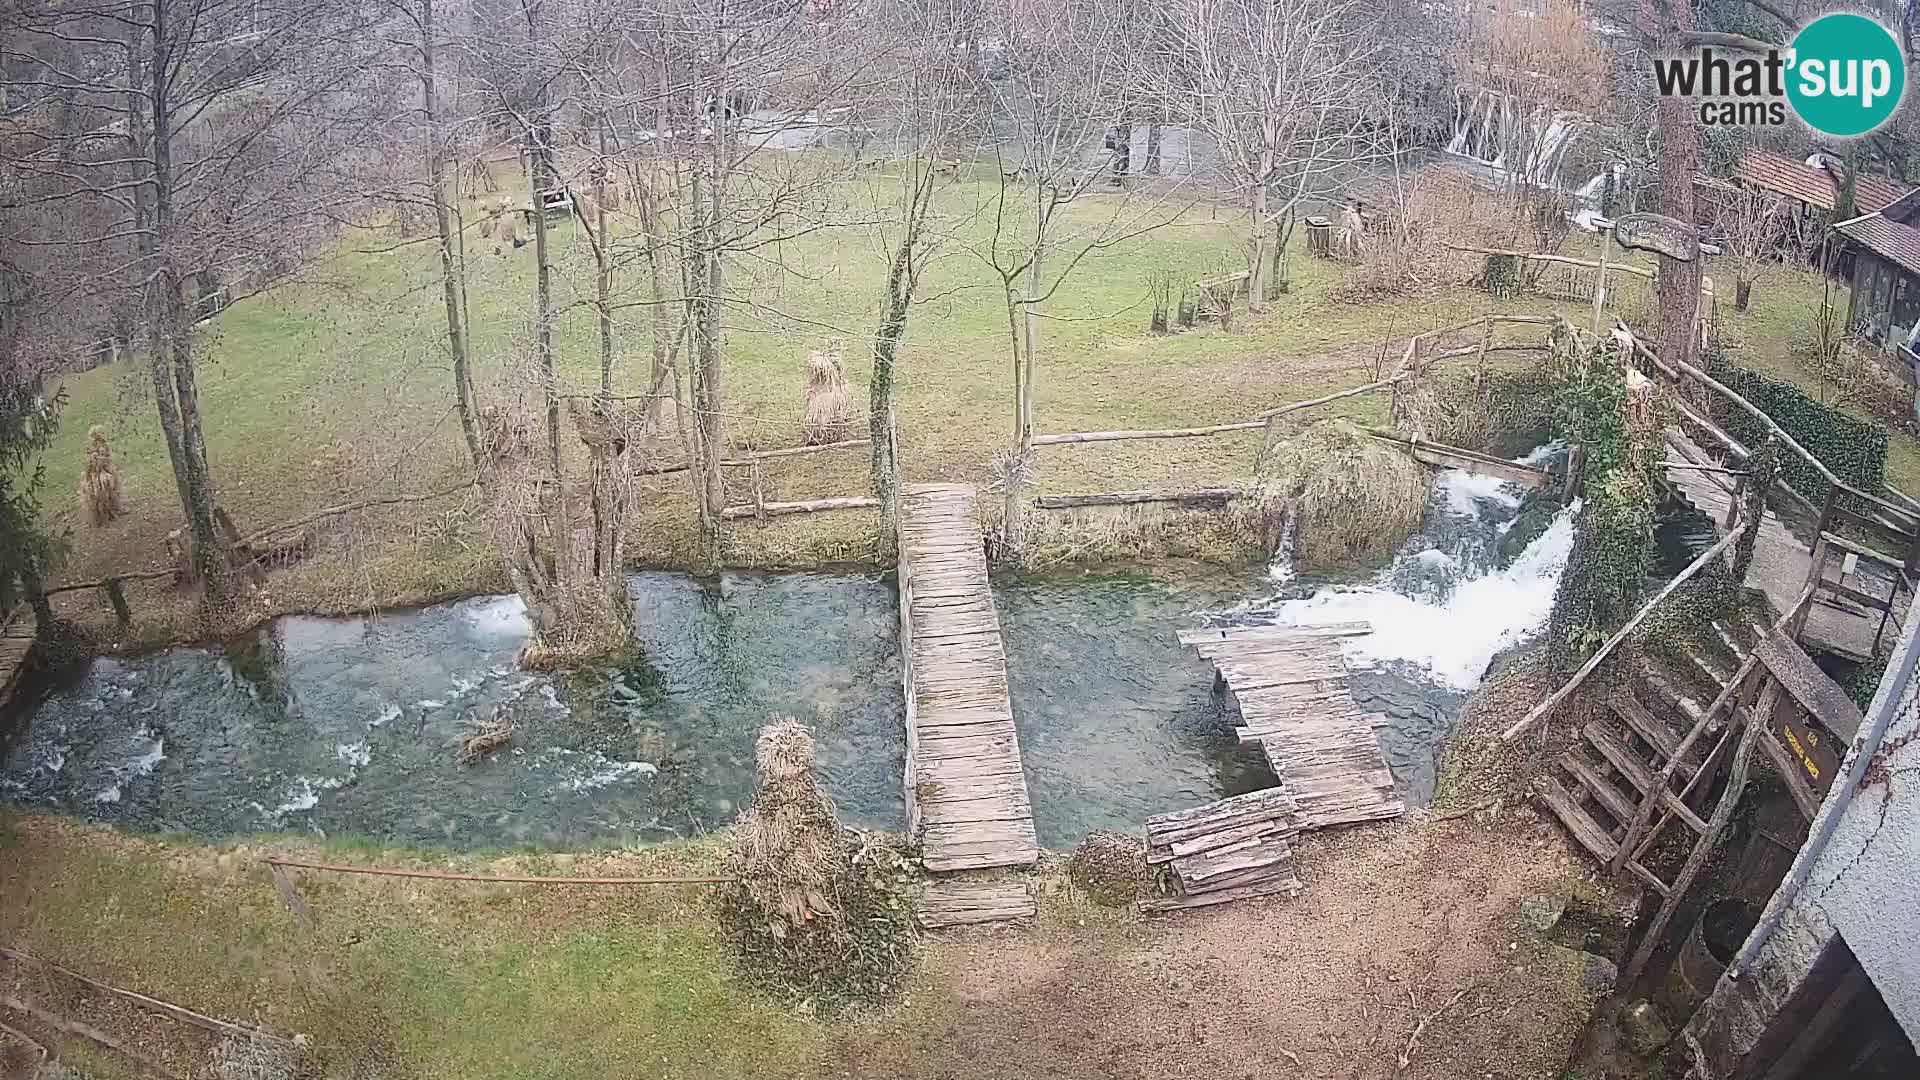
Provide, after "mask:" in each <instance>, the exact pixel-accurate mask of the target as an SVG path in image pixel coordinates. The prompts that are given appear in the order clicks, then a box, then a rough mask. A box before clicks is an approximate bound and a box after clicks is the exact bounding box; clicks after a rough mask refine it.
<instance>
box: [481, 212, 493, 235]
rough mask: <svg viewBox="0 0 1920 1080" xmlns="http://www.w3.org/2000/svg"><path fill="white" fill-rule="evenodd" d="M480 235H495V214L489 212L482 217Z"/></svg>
mask: <svg viewBox="0 0 1920 1080" xmlns="http://www.w3.org/2000/svg"><path fill="white" fill-rule="evenodd" d="M480 235H481V237H483V238H491V237H492V236H493V215H491V214H487V215H484V216H482V217H481V218H480Z"/></svg>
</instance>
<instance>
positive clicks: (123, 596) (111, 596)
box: [102, 577, 133, 630]
mask: <svg viewBox="0 0 1920 1080" xmlns="http://www.w3.org/2000/svg"><path fill="white" fill-rule="evenodd" d="M102 584H103V586H104V587H105V588H106V590H107V602H108V603H110V604H112V605H113V618H114V620H115V621H116V622H118V623H119V624H120V628H121V629H122V630H124V629H126V628H127V627H129V626H131V625H133V609H132V608H130V607H128V606H127V591H126V589H125V588H123V587H122V586H121V584H120V579H119V578H117V577H110V578H108V579H107V580H106V581H105V582H103V583H102Z"/></svg>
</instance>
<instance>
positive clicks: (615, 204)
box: [596, 177, 621, 214]
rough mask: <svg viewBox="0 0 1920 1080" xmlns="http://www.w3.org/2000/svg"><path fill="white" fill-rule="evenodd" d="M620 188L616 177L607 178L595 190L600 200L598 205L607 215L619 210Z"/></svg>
mask: <svg viewBox="0 0 1920 1080" xmlns="http://www.w3.org/2000/svg"><path fill="white" fill-rule="evenodd" d="M620 186H621V185H620V180H619V178H618V177H608V178H607V179H606V180H605V181H604V182H602V183H601V184H600V185H599V187H598V188H597V189H596V191H597V194H598V195H599V198H600V205H601V206H604V207H606V208H607V213H609V214H611V213H613V212H614V211H616V210H618V209H620V199H621V193H620Z"/></svg>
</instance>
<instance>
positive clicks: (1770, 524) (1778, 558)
mask: <svg viewBox="0 0 1920 1080" xmlns="http://www.w3.org/2000/svg"><path fill="white" fill-rule="evenodd" d="M1666 437H1667V451H1668V453H1669V454H1670V455H1671V457H1670V459H1669V460H1673V461H1679V462H1691V463H1694V464H1705V465H1712V464H1717V463H1716V462H1715V461H1714V459H1713V458H1712V457H1711V456H1709V455H1708V454H1707V452H1706V451H1705V450H1703V449H1701V448H1700V446H1699V445H1698V444H1697V443H1695V442H1694V441H1693V440H1691V439H1689V438H1688V437H1687V436H1686V435H1685V434H1684V433H1682V432H1681V431H1680V430H1678V429H1677V428H1669V429H1667V432H1666ZM1666 474H1667V481H1668V484H1669V485H1670V486H1671V487H1672V488H1673V491H1674V493H1675V494H1676V495H1678V496H1679V497H1680V498H1681V500H1682V501H1684V502H1686V503H1687V504H1688V505H1690V506H1692V507H1693V508H1694V509H1695V510H1698V511H1700V512H1701V513H1702V514H1705V515H1706V516H1708V517H1710V518H1712V519H1713V523H1714V528H1715V529H1716V530H1718V531H1720V532H1721V534H1722V535H1725V530H1726V525H1727V508H1728V507H1729V506H1731V505H1732V503H1733V487H1734V478H1733V477H1731V476H1728V475H1726V474H1724V473H1715V472H1705V471H1702V470H1698V469H1668V470H1666ZM1812 569H1813V549H1812V547H1811V546H1810V545H1808V544H1806V543H1804V542H1802V541H1801V540H1800V538H1799V537H1797V536H1795V535H1794V534H1793V530H1792V529H1790V528H1788V526H1787V523H1786V522H1785V521H1783V520H1781V519H1780V516H1779V515H1777V514H1775V513H1774V512H1773V511H1772V510H1771V509H1769V510H1767V511H1766V512H1765V514H1764V516H1763V517H1762V518H1761V523H1760V535H1759V536H1758V537H1757V538H1756V539H1755V541H1754V549H1753V564H1752V565H1751V566H1750V567H1748V569H1747V584H1748V585H1751V586H1753V587H1754V588H1757V589H1759V590H1761V591H1762V592H1764V593H1766V595H1767V601H1768V603H1770V604H1771V605H1772V607H1773V610H1774V613H1775V614H1779V613H1780V612H1784V611H1786V610H1788V609H1789V608H1791V607H1793V605H1794V603H1795V602H1796V601H1797V600H1798V599H1799V596H1800V590H1801V589H1803V588H1805V587H1806V584H1807V575H1808V574H1809V573H1810V572H1811V571H1812ZM1827 576H1828V579H1829V580H1830V581H1837V579H1835V578H1834V577H1833V572H1831V571H1830V572H1829V573H1828V575H1827ZM1847 583H1849V584H1851V583H1852V579H1851V578H1849V579H1848V582H1847ZM1887 587H1888V586H1887V585H1886V584H1877V585H1876V586H1874V587H1873V588H1870V589H1869V590H1868V591H1870V592H1877V593H1879V594H1881V595H1885V593H1886V591H1887ZM1909 603H1910V599H1909V597H1908V595H1906V594H1902V596H1901V597H1900V599H1899V601H1898V602H1897V604H1896V610H1895V613H1894V616H1893V618H1892V619H1890V620H1888V635H1889V636H1888V637H1887V638H1886V639H1884V640H1883V642H1882V644H1883V645H1885V644H1890V642H1891V638H1892V636H1895V635H1897V633H1898V628H1899V626H1900V625H1901V623H1902V622H1903V621H1904V619H1905V617H1906V609H1907V606H1908V604H1909ZM1879 628H1880V613H1879V612H1873V613H1872V614H1871V615H1868V614H1865V613H1863V611H1856V610H1852V609H1849V608H1844V607H1840V606H1837V605H1836V604H1834V603H1832V602H1830V601H1828V600H1825V599H1824V598H1823V599H1822V600H1821V601H1819V602H1816V603H1815V604H1814V606H1813V610H1812V611H1811V612H1810V613H1809V614H1808V616H1807V625H1806V629H1805V630H1804V631H1803V632H1802V633H1801V635H1800V640H1801V641H1803V642H1804V643H1806V645H1807V646H1808V647H1810V648H1812V649H1814V650H1815V651H1824V652H1831V653H1835V654H1837V655H1840V656H1844V657H1847V658H1849V659H1853V660H1860V661H1865V660H1870V659H1872V657H1873V654H1874V644H1873V639H1874V633H1875V631H1877V630H1878V629H1879Z"/></svg>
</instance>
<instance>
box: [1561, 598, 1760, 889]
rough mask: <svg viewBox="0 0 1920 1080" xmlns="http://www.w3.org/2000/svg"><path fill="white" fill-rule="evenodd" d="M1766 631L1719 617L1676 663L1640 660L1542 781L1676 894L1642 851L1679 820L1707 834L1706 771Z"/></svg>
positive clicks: (1566, 820)
mask: <svg viewBox="0 0 1920 1080" xmlns="http://www.w3.org/2000/svg"><path fill="white" fill-rule="evenodd" d="M1765 633H1766V630H1765V628H1764V627H1757V626H1747V627H1735V626H1731V625H1728V624H1726V623H1716V624H1715V625H1714V627H1713V635H1712V639H1711V640H1710V641H1709V644H1708V646H1705V647H1699V646H1696V647H1690V648H1687V649H1685V650H1682V651H1681V653H1680V655H1679V657H1678V660H1679V661H1681V662H1682V663H1681V664H1677V665H1676V668H1675V670H1673V671H1668V670H1663V669H1662V668H1660V667H1657V666H1656V665H1654V664H1653V663H1651V662H1648V661H1646V660H1644V659H1643V660H1641V661H1640V662H1638V663H1637V664H1636V665H1635V666H1634V668H1633V670H1632V672H1631V673H1630V676H1629V678H1627V679H1626V680H1624V683H1625V684H1624V685H1622V686H1620V687H1617V688H1616V689H1615V691H1614V692H1613V694H1612V696H1611V697H1610V698H1609V699H1608V701H1607V702H1606V709H1605V712H1604V714H1603V715H1601V716H1598V717H1595V718H1594V719H1591V720H1589V721H1588V722H1587V723H1586V724H1585V725H1584V726H1583V727H1582V728H1581V729H1580V732H1579V741H1578V743H1577V744H1576V745H1575V746H1574V747H1573V748H1572V749H1570V750H1568V751H1567V752H1566V753H1564V754H1562V755H1561V756H1560V758H1559V759H1558V760H1557V761H1556V762H1555V763H1554V768H1553V769H1552V770H1551V771H1550V772H1549V774H1548V775H1547V776H1546V777H1545V778H1544V779H1542V780H1541V781H1540V782H1539V784H1538V786H1537V788H1536V791H1535V794H1536V797H1537V798H1538V799H1539V801H1540V803H1541V804H1542V805H1543V806H1544V807H1545V808H1546V809H1547V810H1548V811H1549V812H1550V813H1552V814H1553V816H1554V817H1556V818H1558V819H1559V820H1560V823H1561V824H1562V825H1564V826H1566V828H1567V831H1568V832H1569V833H1571V834H1572V835H1573V838H1574V839H1575V840H1576V841H1578V842H1579V844H1580V846H1581V847H1584V848H1586V849H1587V851H1589V852H1591V853H1592V854H1593V856H1594V858H1596V859H1598V860H1600V861H1601V862H1602V863H1605V864H1606V865H1607V866H1608V867H1609V868H1611V869H1612V870H1614V871H1615V872H1616V873H1625V874H1628V875H1631V876H1632V877H1633V878H1635V879H1637V880H1638V881H1639V882H1641V883H1642V884H1644V885H1646V886H1647V887H1648V888H1650V889H1653V890H1654V891H1655V892H1657V893H1659V894H1660V895H1662V896H1669V895H1671V894H1672V892H1673V891H1674V883H1672V882H1668V881H1665V880H1662V879H1661V878H1660V877H1659V876H1658V875H1657V874H1655V873H1654V872H1653V871H1651V870H1649V869H1647V867H1646V865H1645V863H1644V862H1643V861H1642V860H1644V858H1645V856H1646V853H1647V851H1648V849H1650V848H1651V847H1652V846H1653V844H1654V842H1655V841H1656V840H1657V839H1658V837H1659V835H1660V832H1661V830H1662V829H1664V828H1665V827H1666V826H1667V825H1668V824H1670V823H1673V822H1679V823H1681V824H1684V825H1685V826H1687V828H1688V829H1690V830H1692V832H1693V833H1694V836H1695V838H1696V841H1697V839H1698V838H1701V837H1705V836H1706V835H1707V833H1708V824H1707V821H1706V820H1705V819H1704V818H1703V817H1702V816H1701V814H1702V813H1703V812H1704V811H1705V810H1706V809H1707V808H1706V807H1705V805H1704V804H1705V800H1706V796H1707V794H1708V789H1709V788H1710V787H1711V784H1710V783H1708V782H1707V779H1710V778H1711V776H1712V773H1713V771H1714V768H1717V765H1718V763H1719V762H1720V761H1721V760H1722V758H1723V755H1724V754H1725V752H1726V750H1727V748H1728V745H1729V738H1728V737H1729V735H1730V734H1731V731H1730V729H1729V726H1728V725H1727V724H1726V722H1725V718H1724V717H1725V713H1726V711H1727V710H1726V709H1725V705H1727V704H1728V703H1730V701H1731V699H1732V698H1733V697H1734V696H1735V695H1734V694H1733V692H1732V691H1731V690H1730V689H1729V688H1730V687H1733V686H1736V685H1738V684H1739V683H1740V682H1742V681H1744V680H1745V677H1746V675H1747V674H1748V673H1749V672H1750V671H1751V670H1752V664H1750V663H1749V662H1748V660H1747V658H1748V657H1750V656H1751V655H1752V653H1753V650H1754V649H1755V647H1756V646H1757V645H1758V642H1759V641H1760V640H1761V639H1762V637H1763V636H1764V635H1765ZM1695 689H1699V690H1703V691H1708V692H1710V693H1711V695H1712V697H1711V698H1710V699H1709V702H1707V703H1702V702H1700V701H1699V700H1698V699H1697V698H1696V697H1695V695H1694V694H1693V693H1691V692H1690V691H1692V690H1695ZM1703 777H1705V778H1707V779H1703Z"/></svg>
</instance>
